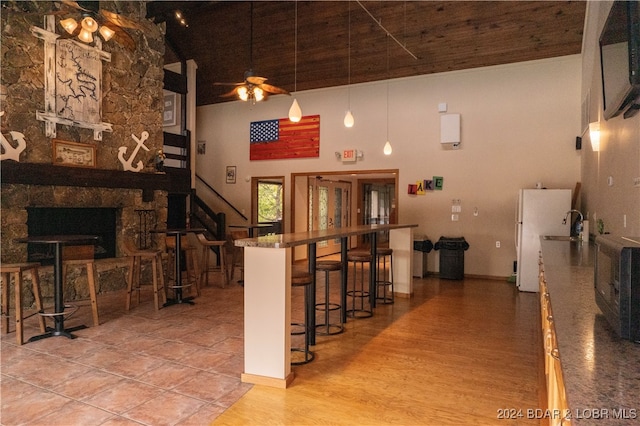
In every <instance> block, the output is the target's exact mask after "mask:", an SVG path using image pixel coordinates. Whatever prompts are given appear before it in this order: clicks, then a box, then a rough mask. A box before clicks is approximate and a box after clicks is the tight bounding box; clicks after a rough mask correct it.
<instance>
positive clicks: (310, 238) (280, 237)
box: [235, 224, 418, 248]
mask: <svg viewBox="0 0 640 426" xmlns="http://www.w3.org/2000/svg"><path fill="white" fill-rule="evenodd" d="M417 227H418V225H417V224H387V225H358V226H348V227H343V228H332V229H324V230H320V231H308V232H293V233H289V234H275V235H265V236H262V237H256V238H243V239H240V240H236V241H235V245H236V246H239V247H262V248H286V247H294V246H300V245H304V244H309V243H314V242H318V241H325V240H329V239H332V238H341V237H350V236H353V235H362V234H370V233H372V232H379V231H390V230H392V229H401V228H417Z"/></svg>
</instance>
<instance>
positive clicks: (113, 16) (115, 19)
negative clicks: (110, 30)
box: [100, 9, 142, 30]
mask: <svg viewBox="0 0 640 426" xmlns="http://www.w3.org/2000/svg"><path fill="white" fill-rule="evenodd" d="M100 15H102V17H103V18H104V19H106V20H107V21H109V22H111V23H112V24H115V25H117V26H119V27H122V28H131V29H135V30H141V29H142V27H141V26H140V25H139V24H138V23H137V22H135V21H132V20H131V19H129V18H125V17H124V16H122V15H119V14H117V13H113V12H109V11H108V10H104V9H100Z"/></svg>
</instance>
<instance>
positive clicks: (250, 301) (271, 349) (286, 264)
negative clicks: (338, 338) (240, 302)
mask: <svg viewBox="0 0 640 426" xmlns="http://www.w3.org/2000/svg"><path fill="white" fill-rule="evenodd" d="M291 252H292V251H291V248H284V249H282V248H260V247H245V248H244V268H245V269H244V373H243V374H242V381H243V382H247V383H255V384H262V385H268V386H274V387H281V388H286V387H287V385H288V384H289V383H291V381H292V380H293V373H292V372H291V334H290V330H291V260H292V258H291Z"/></svg>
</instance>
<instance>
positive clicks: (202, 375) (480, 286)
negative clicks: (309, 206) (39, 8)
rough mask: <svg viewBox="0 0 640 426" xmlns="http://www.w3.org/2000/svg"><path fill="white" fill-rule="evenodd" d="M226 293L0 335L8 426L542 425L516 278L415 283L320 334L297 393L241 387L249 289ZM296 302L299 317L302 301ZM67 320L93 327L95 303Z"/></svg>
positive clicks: (145, 298) (214, 288) (2, 408)
mask: <svg viewBox="0 0 640 426" xmlns="http://www.w3.org/2000/svg"><path fill="white" fill-rule="evenodd" d="M318 277H322V275H318ZM332 284H333V283H332ZM218 285H219V282H217V281H216V279H215V277H214V280H213V282H212V285H211V286H209V287H205V288H203V289H202V295H201V296H200V297H198V298H196V300H195V302H196V304H195V305H193V306H191V305H174V306H171V307H168V308H164V309H161V310H160V311H157V312H156V311H155V309H154V307H153V302H152V300H153V298H152V294H151V290H150V286H146V287H145V289H144V293H143V295H142V302H141V303H140V304H136V305H134V306H133V307H132V309H131V311H129V312H126V311H125V310H124V307H125V303H124V300H125V294H124V292H115V293H107V294H100V295H99V296H98V306H99V310H100V326H98V327H89V328H87V329H84V330H78V331H77V332H76V334H77V336H78V338H77V339H74V340H69V339H66V338H63V337H56V338H52V339H44V340H39V341H37V342H32V343H27V344H25V345H22V346H17V345H16V343H15V340H16V338H15V333H14V332H11V333H9V334H3V335H2V337H1V339H0V349H1V351H0V373H1V374H0V385H1V399H0V425H18V424H28V425H30V426H31V425H34V426H35V425H43V426H44V425H47V426H51V425H56V426H57V425H60V426H72V425H82V426H88V425H102V426H107V425H109V426H110V425H116V424H118V425H120V424H128V425H138V426H139V425H149V426H159V425H176V426H178V425H179V426H191V425H198V426H200V425H206V424H211V422H214V424H220V425H226V424H233V425H266V424H287V425H305V424H350V425H355V424H358V425H375V424H403V425H432V424H438V425H445V424H456V425H461V424H464V425H467V424H534V423H536V421H534V420H530V419H527V418H526V410H527V409H529V408H536V407H537V406H538V389H539V386H538V383H539V381H538V380H539V378H538V372H539V371H540V369H541V368H544V367H543V366H541V365H539V364H538V358H537V355H538V350H537V347H538V346H537V345H536V339H537V338H539V336H537V334H536V333H537V332H538V331H537V330H538V326H537V324H538V322H537V315H538V314H537V296H536V295H535V294H520V293H518V292H517V291H516V290H515V289H514V286H513V284H509V283H507V282H505V281H488V280H472V279H467V280H464V281H449V280H439V279H438V278H426V279H416V280H414V289H415V293H414V297H413V298H411V299H401V298H396V303H395V304H394V305H379V306H378V307H377V308H376V309H375V315H374V316H373V317H372V318H367V319H361V320H351V319H350V320H349V321H348V322H347V324H346V331H345V332H344V333H343V334H340V335H336V336H329V337H323V336H319V337H318V339H317V345H316V346H314V347H313V350H314V351H315V353H316V359H315V360H314V361H313V362H311V363H310V364H307V365H304V366H298V367H294V372H295V374H296V378H295V380H294V381H293V384H292V386H291V387H290V388H288V389H286V390H282V389H273V388H268V387H264V386H258V385H255V386H252V385H249V384H247V383H241V382H240V374H241V372H242V371H243V346H242V341H243V327H242V317H243V291H244V289H243V287H240V286H239V285H237V284H236V283H235V282H234V283H232V284H231V285H229V286H228V287H227V288H224V289H223V288H220V287H219V286H218ZM337 287H338V286H337V285H332V290H334V289H335V290H337ZM298 290H300V289H298ZM323 291H324V288H323V280H322V279H320V280H319V287H318V294H323ZM292 300H293V302H292V303H293V307H294V309H292V311H293V312H292V317H293V318H296V315H298V317H299V314H300V313H301V308H302V293H301V292H295V291H294V295H293V297H292ZM12 313H13V312H12ZM318 319H319V318H318ZM66 324H67V326H69V327H72V326H74V325H78V324H91V309H90V308H89V307H88V304H87V303H84V304H81V308H80V310H79V311H78V313H77V314H76V315H74V316H73V317H71V318H69V321H68V322H66ZM24 325H25V338H26V339H28V338H29V337H31V336H33V335H35V334H38V333H39V330H38V325H37V319H36V317H31V318H29V319H27V320H26V321H25V323H24ZM13 328H14V327H12V329H13ZM500 409H514V410H518V409H520V410H523V414H524V415H525V417H524V418H516V419H514V420H501V419H498V410H500Z"/></svg>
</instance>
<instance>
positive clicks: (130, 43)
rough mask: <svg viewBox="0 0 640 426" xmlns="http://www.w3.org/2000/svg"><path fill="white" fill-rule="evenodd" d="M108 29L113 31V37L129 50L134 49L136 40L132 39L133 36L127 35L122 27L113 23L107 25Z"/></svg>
mask: <svg viewBox="0 0 640 426" xmlns="http://www.w3.org/2000/svg"><path fill="white" fill-rule="evenodd" d="M107 27H109V28H110V29H112V30H113V31H114V32H115V35H114V36H113V39H114V40H115V41H116V42H118V43H120V44H121V45H123V46H124V47H126V48H127V49H129V50H136V42H135V41H134V40H133V37H131V35H129V33H127V32H126V31H125V30H124V29H122V28H120V27H118V26H115V25H107Z"/></svg>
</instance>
